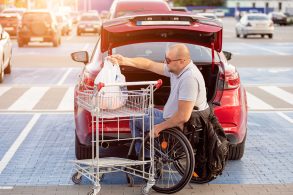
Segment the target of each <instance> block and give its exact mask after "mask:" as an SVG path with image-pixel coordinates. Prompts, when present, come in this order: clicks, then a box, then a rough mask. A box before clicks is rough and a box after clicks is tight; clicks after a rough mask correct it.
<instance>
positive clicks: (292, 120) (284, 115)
mask: <svg viewBox="0 0 293 195" xmlns="http://www.w3.org/2000/svg"><path fill="white" fill-rule="evenodd" d="M277 114H278V115H279V116H280V117H282V118H283V119H285V120H287V121H289V122H290V123H293V119H291V118H290V117H288V116H287V115H286V114H284V113H283V112H277Z"/></svg>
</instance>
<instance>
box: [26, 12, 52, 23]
mask: <svg viewBox="0 0 293 195" xmlns="http://www.w3.org/2000/svg"><path fill="white" fill-rule="evenodd" d="M23 21H25V22H35V21H46V22H51V15H50V14H49V13H25V14H24V15H23Z"/></svg>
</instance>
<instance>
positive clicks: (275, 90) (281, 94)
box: [259, 86, 293, 105]
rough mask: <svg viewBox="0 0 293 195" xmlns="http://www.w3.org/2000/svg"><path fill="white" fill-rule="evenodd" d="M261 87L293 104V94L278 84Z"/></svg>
mask: <svg viewBox="0 0 293 195" xmlns="http://www.w3.org/2000/svg"><path fill="white" fill-rule="evenodd" d="M259 88H261V89H262V90H264V91H266V92H267V93H270V94H272V95H274V96H276V97H278V98H280V99H281V100H283V101H285V102H288V103H289V104H292V105H293V94H291V93H288V92H287V91H285V90H283V89H280V88H279V87H276V86H260V87H259Z"/></svg>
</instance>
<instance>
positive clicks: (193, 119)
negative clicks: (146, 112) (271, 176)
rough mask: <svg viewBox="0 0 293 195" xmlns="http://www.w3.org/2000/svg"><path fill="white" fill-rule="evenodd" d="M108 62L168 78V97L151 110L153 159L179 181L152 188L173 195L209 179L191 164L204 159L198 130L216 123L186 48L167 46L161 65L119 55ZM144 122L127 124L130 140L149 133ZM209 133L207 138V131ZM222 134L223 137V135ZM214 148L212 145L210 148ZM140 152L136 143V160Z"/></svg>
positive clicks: (139, 58) (182, 46)
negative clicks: (160, 106) (152, 118)
mask: <svg viewBox="0 0 293 195" xmlns="http://www.w3.org/2000/svg"><path fill="white" fill-rule="evenodd" d="M108 59H109V60H110V61H111V62H112V63H116V64H119V65H124V66H131V67H135V68H139V69H144V70H148V71H152V72H154V73H157V74H159V75H163V76H166V77H169V78H170V84H171V90H170V95H169V98H168V100H167V103H166V104H165V106H164V109H163V111H161V110H159V109H154V124H155V126H154V129H153V131H154V134H155V137H157V138H156V141H155V144H156V146H155V148H156V149H155V150H156V151H155V155H157V162H158V164H160V165H159V166H160V169H163V168H162V167H164V166H167V168H166V169H169V170H170V169H172V170H173V168H174V167H175V170H176V171H177V172H178V174H177V175H180V176H181V177H180V179H179V180H178V182H174V185H173V186H171V187H170V184H169V182H170V181H168V186H167V187H166V186H164V185H159V183H160V182H157V183H156V185H155V186H154V187H153V188H154V189H155V190H156V191H158V192H162V193H172V192H173V193H174V192H177V191H179V190H180V189H181V188H182V187H184V186H185V185H186V184H187V183H188V182H189V181H190V179H191V178H192V180H193V181H194V182H196V183H203V182H206V181H210V180H211V179H213V178H211V177H210V176H209V174H207V173H205V171H203V169H202V168H200V170H197V168H198V167H199V166H198V167H195V166H196V162H195V161H196V159H197V158H198V159H197V160H198V161H201V160H202V159H203V156H206V155H208V153H206V149H207V147H206V145H205V144H206V143H205V144H203V142H202V141H201V142H200V140H199V138H200V136H201V139H205V138H206V137H208V136H206V135H204V134H203V133H202V132H203V131H201V130H204V129H206V127H208V126H209V125H210V126H211V124H210V123H209V121H213V122H214V123H215V124H217V125H219V123H218V121H217V119H216V118H215V116H214V114H213V112H212V109H211V108H210V107H211V106H209V104H208V103H207V98H206V87H205V81H204V78H203V75H202V74H201V72H200V71H199V69H198V68H197V66H196V65H195V64H194V63H193V61H192V60H191V57H190V52H189V49H188V47H187V46H186V45H184V44H174V45H172V46H170V47H169V48H168V49H167V51H166V54H165V62H164V63H159V62H154V61H152V60H150V59H147V58H142V57H136V58H128V57H124V56H122V55H119V54H115V55H111V56H109V57H108ZM144 120H145V121H143V120H142V119H140V120H134V122H133V121H132V120H131V121H130V128H131V133H132V136H133V137H137V136H140V135H141V134H142V133H144V132H142V129H144V130H145V131H150V127H149V123H148V122H146V121H149V117H144ZM143 125H144V128H143ZM174 127H175V128H174ZM219 127H220V125H219ZM220 129H221V128H220ZM166 130H168V131H166ZM220 131H222V129H221V130H220ZM183 133H184V135H183ZM209 133H210V134H211V132H210V131H209ZM222 134H223V135H224V137H225V134H224V133H223V131H222ZM182 135H183V136H182ZM215 135H216V133H212V134H211V135H210V137H212V136H214V137H215ZM170 140H173V141H170ZM220 141H221V140H220ZM176 143H177V144H176ZM178 143H179V144H178ZM191 144H192V145H191ZM198 144H199V145H198ZM215 144H216V143H215V142H214V143H213V146H214V145H215ZM197 145H198V146H199V147H201V148H202V149H203V150H204V151H201V153H199V155H197V154H196V152H197V151H198V149H197V148H195V147H197ZM165 146H166V147H165ZM164 147H165V148H164ZM166 148H167V149H166ZM208 149H211V150H212V149H213V148H211V147H208ZM140 151H141V143H140V142H138V141H136V143H135V152H136V155H138V156H139V153H140ZM202 152H204V154H203V153H202ZM200 165H202V163H201V164H200ZM169 172H170V171H169ZM162 174H163V173H160V177H162V178H163V177H164V176H162ZM169 174H171V173H169ZM207 176H209V177H207ZM169 177H170V176H169ZM172 177H174V178H175V177H177V176H175V175H174V176H172ZM162 183H163V182H162Z"/></svg>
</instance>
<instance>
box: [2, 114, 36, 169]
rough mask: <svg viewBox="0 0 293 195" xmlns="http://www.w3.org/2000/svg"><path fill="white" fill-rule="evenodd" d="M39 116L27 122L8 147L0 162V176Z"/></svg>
mask: <svg viewBox="0 0 293 195" xmlns="http://www.w3.org/2000/svg"><path fill="white" fill-rule="evenodd" d="M40 116H41V114H35V115H34V116H33V118H32V119H31V120H30V121H29V123H28V124H27V125H26V127H25V128H24V129H23V130H22V132H21V133H20V134H19V136H18V137H17V139H16V140H15V141H14V143H13V144H12V145H11V146H10V148H9V149H8V151H7V152H6V153H5V155H4V156H3V158H2V159H1V161H0V174H1V173H2V171H3V170H4V169H5V167H6V166H7V165H8V163H9V161H10V160H11V159H12V157H13V156H14V154H15V153H16V151H17V150H18V148H19V147H20V145H21V144H22V142H23V141H24V140H25V138H26V137H27V135H28V134H29V133H30V131H31V130H32V128H33V127H34V125H35V124H36V122H37V121H38V120H39V118H40Z"/></svg>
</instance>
